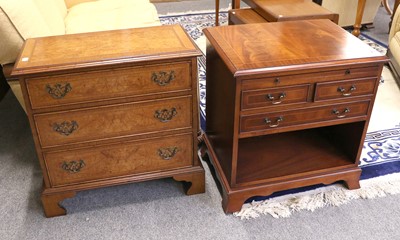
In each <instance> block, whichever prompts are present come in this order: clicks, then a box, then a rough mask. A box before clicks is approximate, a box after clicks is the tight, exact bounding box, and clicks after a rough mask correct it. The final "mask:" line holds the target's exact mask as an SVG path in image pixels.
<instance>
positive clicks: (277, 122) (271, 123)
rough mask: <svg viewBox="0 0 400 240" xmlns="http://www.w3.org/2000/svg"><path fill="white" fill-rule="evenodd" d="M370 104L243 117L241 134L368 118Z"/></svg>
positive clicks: (347, 104)
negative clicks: (322, 122) (352, 118)
mask: <svg viewBox="0 0 400 240" xmlns="http://www.w3.org/2000/svg"><path fill="white" fill-rule="evenodd" d="M369 103H370V102H369V101H362V102H352V103H343V104H336V105H332V106H323V107H314V108H305V109H297V110H291V111H282V112H274V113H265V114H257V115H249V116H242V117H241V119H240V132H242V133H243V132H251V131H260V130H268V129H275V128H281V127H287V126H294V125H300V124H307V123H315V122H320V121H329V120H336V119H346V118H351V117H360V116H365V117H366V116H367V113H368V107H369Z"/></svg>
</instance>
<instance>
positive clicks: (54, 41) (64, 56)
mask: <svg viewBox="0 0 400 240" xmlns="http://www.w3.org/2000/svg"><path fill="white" fill-rule="evenodd" d="M198 55H200V51H199V50H198V49H197V47H196V46H195V45H194V44H193V42H192V41H191V39H190V38H189V37H188V35H187V34H186V32H185V31H184V30H183V28H182V27H181V26H180V25H168V26H159V27H147V28H135V29H124V30H113V31H103V32H93V33H83V34H71V35H63V36H52V37H43V38H33V39H28V40H27V41H26V42H25V45H24V48H23V50H22V52H21V54H20V56H19V58H18V59H17V61H16V63H15V67H14V70H13V75H21V74H29V73H38V72H49V71H54V70H68V69H72V68H79V67H90V66H97V65H107V64H115V63H124V62H140V61H149V60H162V59H171V58H174V57H188V56H198Z"/></svg>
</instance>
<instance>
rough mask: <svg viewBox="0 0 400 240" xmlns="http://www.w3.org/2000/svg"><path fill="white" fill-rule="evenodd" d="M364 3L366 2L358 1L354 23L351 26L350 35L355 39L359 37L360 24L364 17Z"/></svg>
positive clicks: (363, 0) (364, 0)
mask: <svg viewBox="0 0 400 240" xmlns="http://www.w3.org/2000/svg"><path fill="white" fill-rule="evenodd" d="M365 2H366V0H358V5H357V15H356V22H355V23H354V26H353V27H354V29H353V31H352V32H351V34H353V35H354V36H356V37H358V36H360V29H361V22H362V18H363V15H364V9H365Z"/></svg>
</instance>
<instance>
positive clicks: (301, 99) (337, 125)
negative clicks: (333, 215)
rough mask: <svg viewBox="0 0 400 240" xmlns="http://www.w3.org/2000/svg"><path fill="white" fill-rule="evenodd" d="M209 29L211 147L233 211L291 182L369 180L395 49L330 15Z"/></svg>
mask: <svg viewBox="0 0 400 240" xmlns="http://www.w3.org/2000/svg"><path fill="white" fill-rule="evenodd" d="M204 33H205V35H206V37H207V39H208V42H207V84H206V88H207V96H206V98H207V99H206V103H207V108H206V118H207V120H206V132H205V135H204V139H205V143H206V146H205V148H204V149H202V150H203V153H204V152H207V153H208V155H209V156H210V159H211V163H212V164H213V166H214V167H215V170H216V173H217V174H216V175H217V177H218V179H219V181H220V182H221V185H222V195H223V202H222V205H223V209H224V210H225V212H235V211H239V210H240V209H241V206H242V204H243V202H244V201H245V200H246V199H248V198H250V197H252V196H267V195H270V194H272V193H273V192H277V191H281V190H285V189H291V188H297V187H302V186H308V185H314V184H320V183H323V184H330V183H333V182H336V181H340V180H343V181H345V183H346V184H347V186H348V188H350V189H355V188H359V177H360V173H361V170H360V168H359V167H358V163H359V157H360V152H361V149H362V146H363V141H364V137H365V134H366V131H367V126H368V122H369V119H370V114H371V111H372V107H373V104H374V99H375V94H376V91H377V88H378V83H379V79H380V76H381V71H382V68H383V65H384V63H385V62H387V58H386V57H385V56H381V55H380V54H379V53H378V52H376V51H375V50H374V49H372V48H371V47H369V46H368V45H366V44H365V43H363V42H362V41H360V40H359V39H357V38H355V37H354V36H352V35H351V34H349V33H347V32H346V31H345V30H343V29H342V28H340V27H339V26H337V25H336V24H334V23H333V22H331V21H329V20H303V21H288V22H278V23H261V24H251V25H238V26H221V27H214V28H207V29H205V30H204ZM310 43H312V44H310ZM328 46H329V47H328Z"/></svg>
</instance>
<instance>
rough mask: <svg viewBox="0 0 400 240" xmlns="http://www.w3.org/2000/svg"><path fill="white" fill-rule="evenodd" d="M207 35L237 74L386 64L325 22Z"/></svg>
mask: <svg viewBox="0 0 400 240" xmlns="http://www.w3.org/2000/svg"><path fill="white" fill-rule="evenodd" d="M204 33H205V34H206V36H207V38H208V40H209V41H210V42H211V44H212V45H213V47H214V48H215V50H216V51H217V52H218V54H219V55H220V56H221V58H222V59H223V61H224V62H225V63H226V65H227V66H228V68H229V69H230V71H231V72H232V73H234V74H235V73H236V74H238V73H239V72H241V71H246V70H261V69H262V71H264V72H267V71H276V70H285V69H288V68H291V69H296V68H299V69H300V68H304V67H307V66H309V67H310V66H320V67H321V66H328V65H330V66H332V65H335V64H345V63H347V64H350V63H356V62H365V61H382V62H385V61H387V58H386V57H385V56H382V55H381V54H380V53H379V52H377V51H376V50H374V49H373V48H371V47H370V46H368V45H367V44H365V43H363V42H362V41H361V40H359V39H358V38H356V37H354V36H353V35H351V34H350V33H348V32H346V31H345V30H343V29H342V28H341V27H339V26H337V25H336V24H334V23H332V22H331V21H329V20H326V19H319V20H304V21H288V22H275V23H260V24H250V25H235V26H220V27H213V28H207V29H205V30H204Z"/></svg>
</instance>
